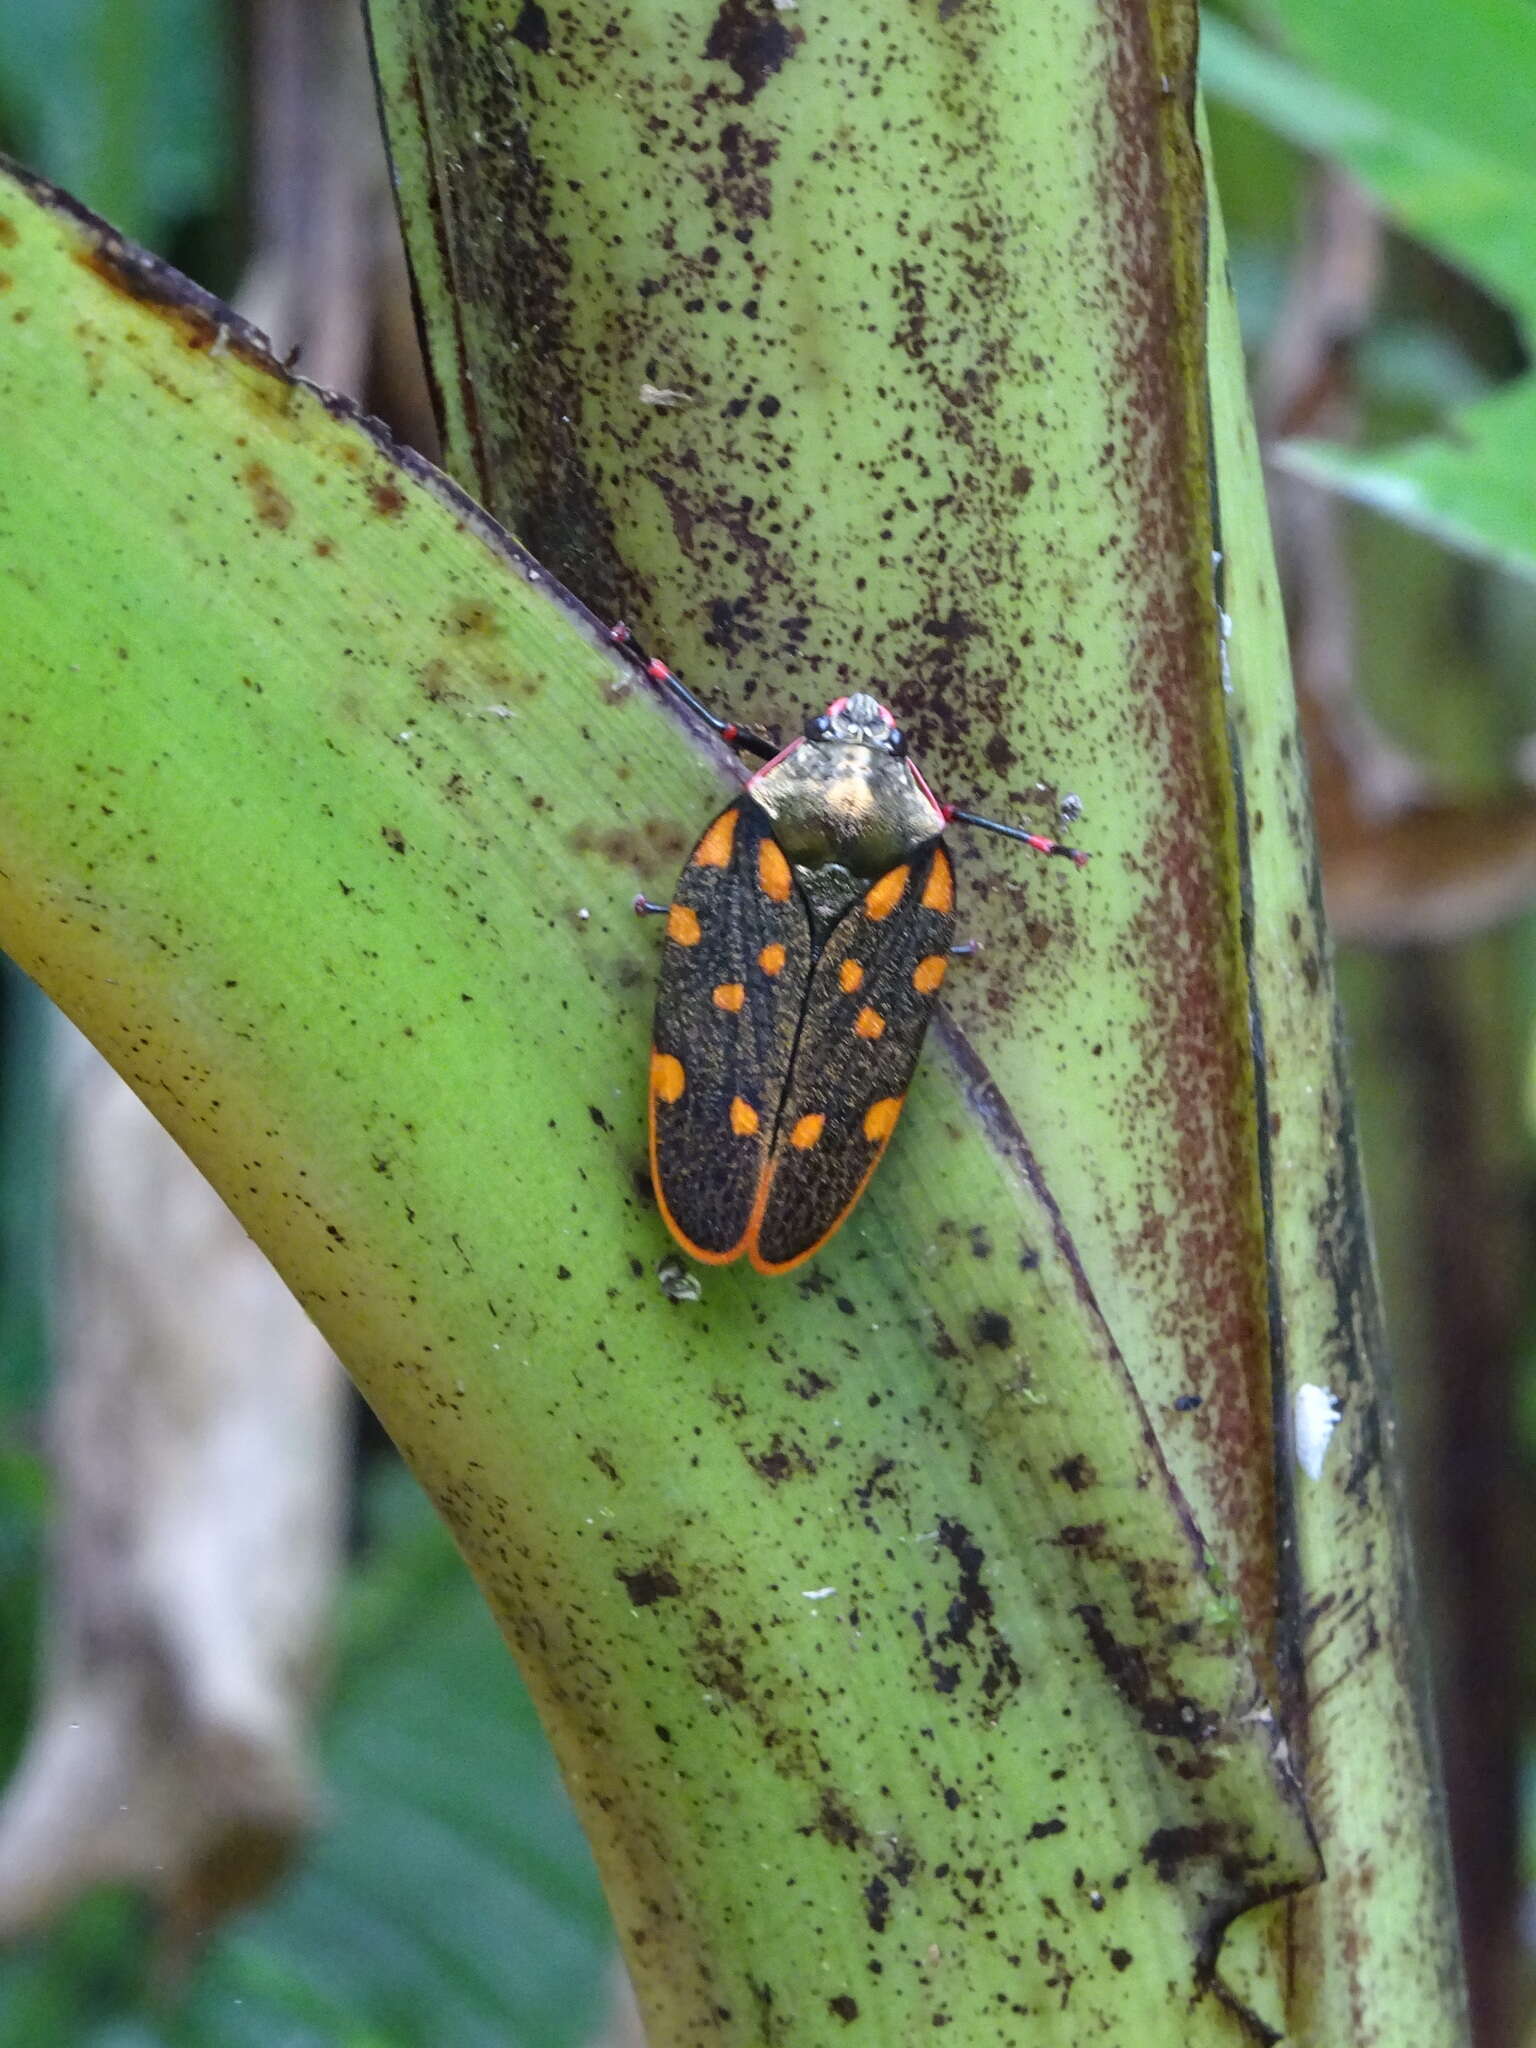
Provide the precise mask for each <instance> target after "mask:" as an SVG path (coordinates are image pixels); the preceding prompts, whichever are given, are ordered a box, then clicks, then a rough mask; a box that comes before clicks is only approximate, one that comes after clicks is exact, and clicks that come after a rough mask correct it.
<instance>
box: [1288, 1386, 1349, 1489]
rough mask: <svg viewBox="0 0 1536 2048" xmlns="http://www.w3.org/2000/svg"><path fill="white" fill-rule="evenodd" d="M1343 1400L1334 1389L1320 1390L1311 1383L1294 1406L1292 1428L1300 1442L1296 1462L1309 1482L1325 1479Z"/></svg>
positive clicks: (1299, 1390) (1298, 1394)
mask: <svg viewBox="0 0 1536 2048" xmlns="http://www.w3.org/2000/svg"><path fill="white" fill-rule="evenodd" d="M1341 1413H1342V1410H1341V1409H1340V1407H1339V1397H1338V1395H1337V1394H1335V1393H1334V1391H1333V1389H1332V1388H1331V1387H1316V1386H1313V1385H1312V1384H1311V1382H1310V1381H1308V1382H1306V1383H1305V1384H1304V1385H1302V1386H1299V1387H1298V1388H1297V1389H1296V1396H1295V1400H1294V1401H1293V1403H1292V1427H1293V1430H1294V1434H1295V1438H1296V1462H1297V1464H1298V1465H1299V1466H1300V1467H1301V1469H1302V1471H1303V1472H1305V1473H1306V1475H1307V1477H1308V1478H1309V1479H1321V1478H1322V1476H1323V1460H1324V1459H1325V1458H1326V1457H1327V1455H1328V1442H1329V1439H1330V1438H1331V1437H1332V1435H1333V1432H1334V1431H1335V1430H1336V1429H1337V1428H1338V1426H1339V1416H1340V1414H1341Z"/></svg>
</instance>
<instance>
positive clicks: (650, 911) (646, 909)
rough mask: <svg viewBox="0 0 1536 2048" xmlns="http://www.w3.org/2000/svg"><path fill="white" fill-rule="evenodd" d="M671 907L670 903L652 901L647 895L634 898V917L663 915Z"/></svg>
mask: <svg viewBox="0 0 1536 2048" xmlns="http://www.w3.org/2000/svg"><path fill="white" fill-rule="evenodd" d="M671 908H672V906H671V904H670V903H653V902H652V901H651V899H650V897H649V896H637V897H636V898H635V915H636V917H665V916H666V914H667V912H668V911H669V910H670V909H671Z"/></svg>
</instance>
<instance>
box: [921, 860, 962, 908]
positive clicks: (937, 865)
mask: <svg viewBox="0 0 1536 2048" xmlns="http://www.w3.org/2000/svg"><path fill="white" fill-rule="evenodd" d="M954 907H955V871H954V869H953V868H952V867H951V866H950V864H949V855H948V854H947V853H946V852H945V851H944V849H943V847H942V846H936V847H935V848H934V850H933V866H932V867H931V868H930V869H929V870H928V880H927V883H926V885H925V886H924V889H923V908H924V910H941V911H943V913H944V915H945V916H946V917H947V916H948V915H949V913H950V912H951V911H952V910H953V909H954Z"/></svg>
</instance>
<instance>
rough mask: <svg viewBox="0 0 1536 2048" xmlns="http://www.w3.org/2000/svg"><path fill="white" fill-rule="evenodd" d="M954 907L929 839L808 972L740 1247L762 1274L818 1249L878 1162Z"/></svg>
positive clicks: (945, 952) (870, 895) (948, 878)
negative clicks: (756, 1196)
mask: <svg viewBox="0 0 1536 2048" xmlns="http://www.w3.org/2000/svg"><path fill="white" fill-rule="evenodd" d="M954 908H955V883H954V869H953V867H952V865H951V863H950V858H949V855H948V854H947V853H946V852H945V850H944V848H943V846H942V845H941V844H938V843H937V842H935V843H933V844H930V845H929V846H927V847H924V848H920V849H919V850H918V851H917V852H916V853H915V854H914V855H913V857H912V859H911V860H910V862H907V863H904V864H902V865H901V866H899V867H897V868H894V869H892V870H891V871H890V873H889V874H886V875H883V876H882V877H881V878H880V879H879V880H878V881H877V882H875V883H874V884H873V885H872V886H871V887H870V888H869V889H868V890H867V891H866V892H865V893H864V895H863V896H862V897H861V898H860V899H859V901H858V902H856V903H855V904H853V905H852V907H851V908H850V909H848V910H847V911H845V912H844V914H843V916H842V917H841V918H840V919H839V920H838V922H837V923H836V924H835V925H834V926H833V928H832V931H831V933H830V934H829V936H828V938H827V941H826V943H825V945H824V946H823V948H822V951H821V953H820V955H819V957H818V958H817V960H816V962H815V964H814V966H813V968H812V970H811V981H810V988H809V991H808V995H807V998H806V1003H805V1014H804V1020H803V1022H802V1024H801V1026H800V1032H799V1037H798V1039H797V1041H796V1043H795V1046H794V1053H793V1061H792V1064H791V1067H790V1071H789V1075H788V1082H787V1086H786V1087H785V1090H784V1105H783V1109H782V1111H781V1112H780V1116H779V1120H778V1129H777V1134H776V1137H775V1140H774V1145H773V1150H772V1154H771V1156H770V1158H769V1161H768V1165H767V1172H768V1184H767V1188H766V1192H765V1195H764V1197H763V1198H762V1200H761V1202H760V1213H759V1216H758V1220H757V1223H756V1226H755V1228H754V1230H753V1233H752V1242H751V1244H750V1246H749V1250H750V1252H751V1257H752V1263H753V1265H754V1266H756V1267H757V1268H758V1270H759V1271H760V1272H764V1273H780V1272H783V1271H785V1270H786V1269H787V1268H788V1267H790V1266H796V1265H798V1264H799V1263H800V1261H801V1260H802V1259H807V1258H809V1257H810V1256H811V1254H812V1253H813V1252H815V1251H817V1250H818V1249H819V1248H820V1247H821V1245H822V1244H824V1243H825V1242H826V1240H827V1238H828V1237H829V1236H830V1235H831V1234H832V1232H833V1231H834V1230H836V1228H837V1227H838V1225H839V1224H840V1223H841V1222H842V1221H843V1219H844V1217H845V1216H846V1215H847V1214H848V1211H849V1210H850V1209H851V1208H852V1207H853V1205H854V1203H855V1202H856V1201H857V1200H858V1198H859V1196H860V1194H861V1193H862V1192H863V1189H864V1184H865V1182H866V1181H867V1180H868V1179H869V1176H870V1175H871V1174H872V1173H873V1172H874V1170H875V1167H876V1166H877V1165H878V1164H879V1161H880V1156H881V1154H882V1153H883V1152H884V1150H885V1147H886V1145H887V1144H888V1143H889V1141H890V1136H891V1132H892V1131H893V1130H894V1129H895V1127H896V1119H897V1118H898V1116H899V1115H900V1114H901V1105H902V1101H903V1099H904V1097H905V1095H906V1091H907V1083H908V1082H909V1081H910V1079H911V1077H912V1069H913V1067H914V1065H915V1064H916V1061H917V1056H918V1053H919V1052H920V1050H921V1049H922V1043H923V1036H924V1034H925V1032H926V1031H927V1029H928V1020H929V1017H930V1016H931V1014H932V1011H933V1005H934V1002H935V1000H936V998H937V995H938V990H939V986H940V984H941V983H942V981H943V979H944V973H945V969H946V968H947V966H948V964H949V948H950V943H951V940H952V938H953V936H954V924H955V918H954Z"/></svg>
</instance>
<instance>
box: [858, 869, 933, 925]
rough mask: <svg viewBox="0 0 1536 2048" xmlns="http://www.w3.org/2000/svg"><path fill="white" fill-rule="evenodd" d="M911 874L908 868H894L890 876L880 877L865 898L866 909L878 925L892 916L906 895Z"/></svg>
mask: <svg viewBox="0 0 1536 2048" xmlns="http://www.w3.org/2000/svg"><path fill="white" fill-rule="evenodd" d="M911 872H912V871H911V869H910V868H907V867H899V868H892V869H891V871H890V873H889V874H888V875H882V876H881V877H880V879H879V881H878V882H876V884H875V886H874V887H873V888H872V889H871V890H870V892H869V894H868V895H867V896H866V897H865V898H864V908H865V909H866V910H867V911H868V912H869V915H870V916H871V917H872V918H873V919H874V920H875V922H876V923H877V924H878V923H879V921H880V919H881V918H882V917H889V916H890V914H891V912H892V911H893V910H894V909H895V908H896V906H897V904H898V903H899V902H900V901H901V899H902V897H903V896H904V895H905V894H906V889H907V876H908V875H909V874H910V873H911ZM924 900H925V901H926V898H925V899H924Z"/></svg>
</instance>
